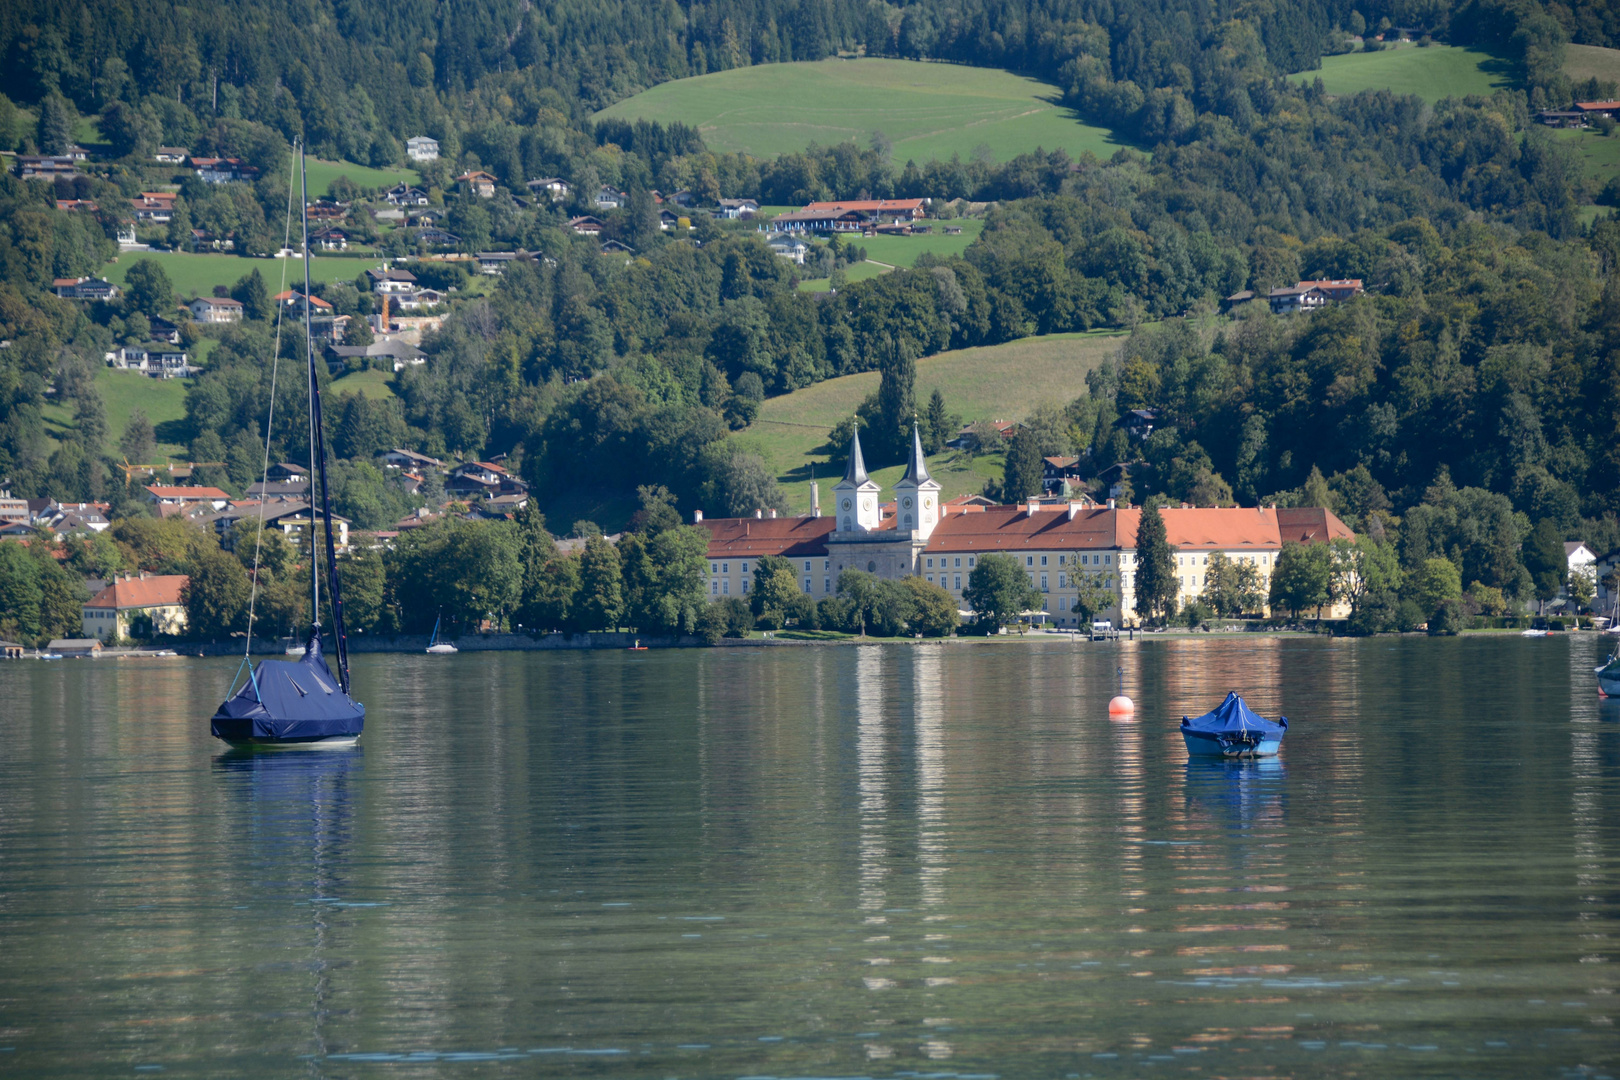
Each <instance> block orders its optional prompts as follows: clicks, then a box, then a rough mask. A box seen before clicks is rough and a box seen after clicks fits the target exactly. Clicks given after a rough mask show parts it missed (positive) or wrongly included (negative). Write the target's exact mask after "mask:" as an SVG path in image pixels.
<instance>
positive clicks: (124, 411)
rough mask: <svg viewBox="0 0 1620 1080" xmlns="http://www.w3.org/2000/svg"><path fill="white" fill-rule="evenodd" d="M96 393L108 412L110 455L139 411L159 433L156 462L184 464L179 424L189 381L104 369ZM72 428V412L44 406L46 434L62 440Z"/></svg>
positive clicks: (183, 447) (99, 373) (97, 380)
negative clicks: (134, 413) (133, 414)
mask: <svg viewBox="0 0 1620 1080" xmlns="http://www.w3.org/2000/svg"><path fill="white" fill-rule="evenodd" d="M96 389H98V390H100V391H101V400H102V402H103V403H104V404H105V406H106V409H107V446H106V450H107V452H108V453H111V454H114V455H115V456H116V451H117V449H118V440H119V438H121V437H122V436H123V434H124V428H125V427H126V426H128V424H129V417H130V414H131V413H133V412H134V411H135V410H136V409H141V410H143V411H144V412H145V413H146V417H147V419H148V420H150V421H152V424H153V426H154V427H155V428H156V429H157V436H158V456H157V460H158V461H162V460H165V459H170V460H174V461H184V460H185V459H186V448H185V446H184V445H183V444H182V443H181V442H179V441H178V436H179V431H178V430H177V429H178V428H179V427H180V426H181V425H180V423H179V422H180V421H182V420H183V419H184V418H185V415H186V380H184V379H149V378H147V377H146V376H145V375H139V374H135V373H133V372H129V371H114V370H113V369H112V368H103V369H101V370H100V371H98V372H96ZM72 426H73V413H72V410H70V409H68V408H66V407H65V406H62V405H56V404H51V405H47V406H45V433H46V434H47V435H48V436H50V437H51V438H52V439H55V440H59V439H61V437H62V436H63V435H64V434H66V432H67V431H68V430H69V429H70V428H71V427H72Z"/></svg>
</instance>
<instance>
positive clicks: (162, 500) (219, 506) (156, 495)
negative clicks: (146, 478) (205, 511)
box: [146, 484, 231, 510]
mask: <svg viewBox="0 0 1620 1080" xmlns="http://www.w3.org/2000/svg"><path fill="white" fill-rule="evenodd" d="M146 490H147V492H148V494H147V496H146V501H147V502H149V503H156V504H157V505H158V506H160V507H162V506H181V507H186V506H199V505H204V504H206V505H207V506H209V507H210V508H211V509H214V510H223V509H225V508H226V507H227V506H229V505H230V503H231V497H230V496H229V495H227V494H226V493H225V492H223V491H221V490H219V488H216V487H166V486H164V485H162V484H148V485H147V486H146Z"/></svg>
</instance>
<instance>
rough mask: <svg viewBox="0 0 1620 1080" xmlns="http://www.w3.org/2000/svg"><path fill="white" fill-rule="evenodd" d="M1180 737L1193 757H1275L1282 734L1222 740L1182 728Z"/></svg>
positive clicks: (1280, 746)
mask: <svg viewBox="0 0 1620 1080" xmlns="http://www.w3.org/2000/svg"><path fill="white" fill-rule="evenodd" d="M1181 737H1182V739H1184V740H1185V741H1186V743H1187V753H1189V754H1191V755H1192V756H1194V757H1223V758H1250V757H1276V756H1277V752H1278V751H1279V750H1281V749H1282V736H1281V735H1278V736H1276V737H1275V738H1273V737H1270V736H1267V737H1264V738H1256V739H1254V740H1253V741H1243V740H1229V741H1223V740H1222V739H1219V738H1217V737H1215V736H1213V735H1210V734H1208V733H1206V732H1202V731H1187V730H1185V729H1183V731H1182V732H1181Z"/></svg>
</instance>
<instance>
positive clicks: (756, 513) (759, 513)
mask: <svg viewBox="0 0 1620 1080" xmlns="http://www.w3.org/2000/svg"><path fill="white" fill-rule="evenodd" d="M764 516H765V511H763V510H755V511H754V517H755V518H756V519H758V518H763V517H764Z"/></svg>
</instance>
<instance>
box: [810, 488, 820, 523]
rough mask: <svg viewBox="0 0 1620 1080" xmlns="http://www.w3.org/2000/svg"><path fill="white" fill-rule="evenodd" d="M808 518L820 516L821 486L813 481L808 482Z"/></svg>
mask: <svg viewBox="0 0 1620 1080" xmlns="http://www.w3.org/2000/svg"><path fill="white" fill-rule="evenodd" d="M810 516H811V517H813V518H818V517H820V516H821V485H820V484H818V483H816V482H815V481H814V480H812V481H810Z"/></svg>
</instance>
